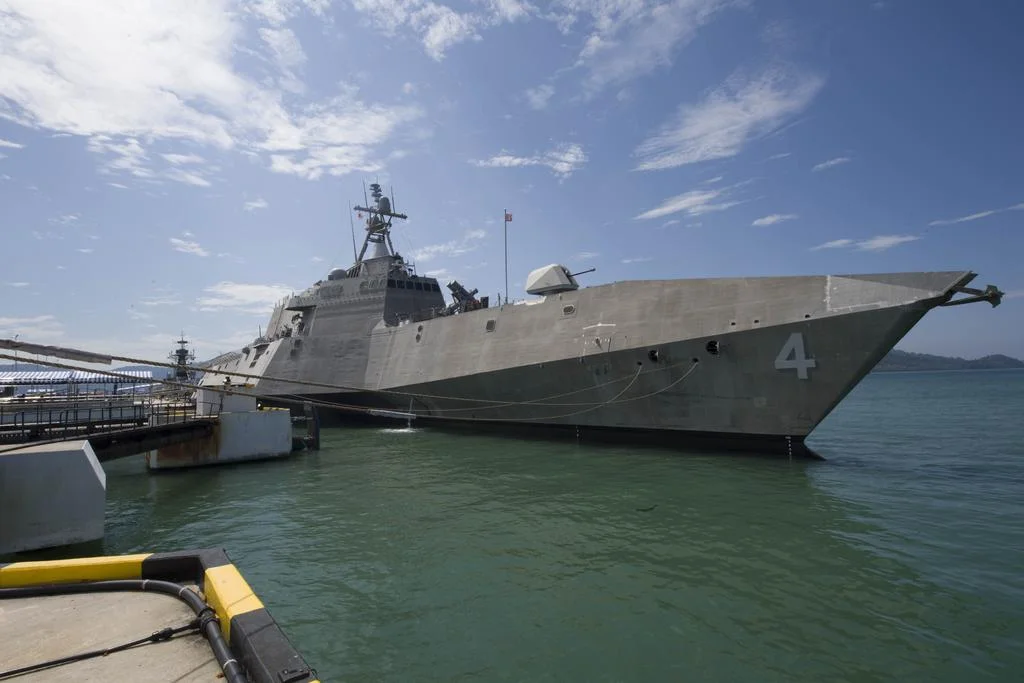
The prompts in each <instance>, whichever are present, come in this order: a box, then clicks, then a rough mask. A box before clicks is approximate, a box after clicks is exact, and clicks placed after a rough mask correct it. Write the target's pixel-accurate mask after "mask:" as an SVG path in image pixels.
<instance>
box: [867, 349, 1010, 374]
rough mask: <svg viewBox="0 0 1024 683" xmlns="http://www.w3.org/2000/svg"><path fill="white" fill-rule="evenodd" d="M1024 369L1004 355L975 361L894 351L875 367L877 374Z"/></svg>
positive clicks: (984, 357) (985, 357)
mask: <svg viewBox="0 0 1024 683" xmlns="http://www.w3.org/2000/svg"><path fill="white" fill-rule="evenodd" d="M1014 368H1024V361H1020V360H1017V359H1016V358H1010V357H1009V356H1004V355H1002V354H996V355H994V356H983V357H981V358H976V359H974V360H967V359H966V358H956V357H949V356H933V355H931V354H928V353H911V352H909V351H900V350H898V349H893V350H892V351H890V352H889V354H888V355H887V356H886V357H885V358H883V359H882V360H881V362H880V363H879V364H878V365H877V366H875V369H874V371H875V372H913V371H923V370H1007V369H1014Z"/></svg>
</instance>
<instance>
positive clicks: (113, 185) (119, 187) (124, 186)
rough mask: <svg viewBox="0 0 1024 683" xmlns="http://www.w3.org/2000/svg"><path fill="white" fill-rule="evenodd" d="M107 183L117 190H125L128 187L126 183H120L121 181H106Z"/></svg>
mask: <svg viewBox="0 0 1024 683" xmlns="http://www.w3.org/2000/svg"><path fill="white" fill-rule="evenodd" d="M107 185H110V186H111V187H116V188H117V189H119V190H127V189H128V186H127V185H122V184H121V183H107Z"/></svg>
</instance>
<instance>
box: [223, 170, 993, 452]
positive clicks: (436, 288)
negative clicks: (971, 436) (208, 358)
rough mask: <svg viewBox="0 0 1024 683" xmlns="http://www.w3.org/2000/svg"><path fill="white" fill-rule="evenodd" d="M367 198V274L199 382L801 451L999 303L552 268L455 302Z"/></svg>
mask: <svg viewBox="0 0 1024 683" xmlns="http://www.w3.org/2000/svg"><path fill="white" fill-rule="evenodd" d="M371 191H372V197H373V202H372V203H371V205H370V206H359V207H356V208H357V210H358V211H361V212H363V213H365V214H366V216H367V218H366V224H365V230H366V234H365V236H364V239H363V244H362V249H361V251H360V252H359V254H358V256H357V257H356V259H355V262H354V264H353V265H352V266H351V267H349V268H336V269H333V270H331V271H330V272H329V273H328V274H327V277H326V279H325V280H320V281H317V282H315V283H314V284H313V285H312V286H311V287H309V288H308V289H306V290H305V291H303V292H300V293H298V294H295V295H292V296H289V297H287V298H286V299H284V300H283V301H281V302H280V303H279V304H278V305H277V306H276V307H275V308H274V311H273V313H272V315H271V318H270V322H269V324H268V326H267V330H266V333H265V334H263V335H261V337H260V338H258V339H257V340H255V341H254V342H253V343H252V344H250V345H248V346H246V347H244V348H243V349H241V351H240V352H238V353H235V354H230V355H227V356H225V357H223V358H221V359H218V361H217V362H216V363H214V364H212V365H211V366H210V367H208V369H207V371H206V374H205V376H204V379H203V383H211V382H212V383H221V382H223V381H224V377H225V375H230V373H232V372H236V373H244V374H247V375H254V376H255V377H256V379H253V378H244V379H242V378H239V379H238V380H237V381H239V382H242V381H244V382H246V383H248V384H250V385H252V386H253V391H254V392H256V393H258V394H260V395H261V396H265V397H274V396H279V397H285V398H288V399H296V398H303V397H307V398H315V399H317V400H318V401H322V402H328V403H336V404H344V405H346V406H362V407H367V408H373V409H379V410H383V411H401V412H403V413H409V414H412V415H414V416H415V418H416V420H417V424H437V425H448V426H462V427H470V428H474V429H476V428H484V427H501V428H516V429H525V430H528V431H533V432H537V433H541V432H547V431H552V430H554V431H565V432H568V433H570V434H573V435H574V436H576V437H577V438H581V439H590V440H603V439H608V438H611V437H616V438H621V437H625V438H626V439H629V440H632V439H637V440H648V439H652V438H653V439H656V440H658V441H661V442H668V443H673V444H676V445H680V446H687V445H697V444H701V445H704V444H708V445H712V446H725V447H738V448H754V449H759V450H776V451H777V450H782V451H786V452H794V450H796V451H800V450H802V444H803V440H804V438H805V437H806V436H807V435H808V434H809V433H810V432H811V431H812V430H813V429H814V427H815V426H816V425H817V424H818V423H819V422H821V420H823V419H824V418H825V416H827V415H828V414H829V412H830V411H831V410H832V409H833V408H834V407H835V406H836V405H837V404H838V403H839V401H841V400H842V398H843V397H844V396H845V395H846V394H847V393H848V392H849V391H850V390H851V389H852V388H853V387H854V386H856V384H857V383H858V382H859V381H860V380H861V379H862V378H863V377H864V376H865V375H866V374H867V373H868V372H869V371H870V370H871V369H872V368H873V367H874V366H875V365H876V364H877V363H878V361H879V360H880V359H881V358H882V357H883V356H884V355H885V354H886V353H887V352H888V351H889V350H890V349H891V348H892V347H893V346H894V345H895V344H896V343H897V342H898V341H899V340H900V339H901V338H902V337H903V336H904V335H905V334H906V333H907V332H908V331H909V330H910V329H911V328H912V327H913V326H914V325H915V324H916V323H917V321H918V320H920V318H921V317H922V316H923V315H925V313H927V312H928V311H929V310H931V309H932V308H935V307H937V306H947V305H954V304H960V303H970V302H972V301H988V302H989V303H991V304H992V305H993V306H994V305H997V304H998V303H999V301H1000V298H1001V296H1002V293H1001V292H999V291H998V290H997V289H995V288H994V287H988V288H986V289H985V290H976V289H970V288H969V287H968V284H969V283H970V282H971V281H972V280H973V279H974V277H975V274H974V273H972V272H970V271H953V272H907V273H887V274H853V275H808V276H789V277H751V278H721V279H676V280H635V281H623V282H613V283H608V284H600V285H596V286H590V287H580V284H579V282H578V281H577V280H576V274H573V273H572V272H570V270H569V269H568V268H566V267H565V266H563V265H561V264H550V265H547V266H542V267H540V268H537V269H536V270H534V271H533V272H531V273H530V275H529V277H528V278H527V287H526V289H527V293H528V294H529V295H531V297H532V298H531V299H529V300H527V301H525V302H517V303H515V304H508V303H506V304H504V305H500V306H491V305H490V302H489V300H488V298H487V297H479V298H478V297H477V296H476V294H477V292H476V290H467V289H466V288H465V287H463V286H462V285H461V284H460V283H458V282H454V281H453V282H449V283H448V284H447V286H446V289H447V290H448V291H449V292H450V295H451V301H450V302H448V301H446V300H445V297H444V294H443V290H442V288H441V286H440V285H439V283H438V281H437V280H436V279H435V278H432V277H424V276H421V275H418V274H416V272H415V269H414V268H413V267H412V266H410V265H409V264H407V263H406V262H405V260H404V259H403V258H402V256H401V255H400V254H398V253H397V252H396V251H395V249H394V246H393V244H392V242H391V237H390V231H391V228H392V224H393V221H395V220H396V219H397V220H404V219H406V218H407V217H406V216H405V215H404V214H401V213H397V212H395V211H394V210H393V202H392V201H391V200H390V199H389V198H388V197H387V196H385V195H384V194H383V192H382V191H381V188H380V186H379V185H377V184H373V185H371ZM960 293H962V294H966V295H967V296H966V298H961V299H954V297H955V296H956V295H957V294H960ZM232 381H236V380H235V379H233V380H232ZM339 415H344V413H339Z"/></svg>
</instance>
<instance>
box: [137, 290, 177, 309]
mask: <svg viewBox="0 0 1024 683" xmlns="http://www.w3.org/2000/svg"><path fill="white" fill-rule="evenodd" d="M139 303H140V304H141V305H143V306H177V305H178V304H180V303H181V299H179V298H178V296H177V295H176V294H169V293H165V294H155V295H153V296H147V297H143V298H142V299H141V300H140V301H139Z"/></svg>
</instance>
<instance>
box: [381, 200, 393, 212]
mask: <svg viewBox="0 0 1024 683" xmlns="http://www.w3.org/2000/svg"><path fill="white" fill-rule="evenodd" d="M379 207H380V210H381V211H383V212H384V213H391V200H390V199H388V198H387V197H381V198H380V203H379Z"/></svg>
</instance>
